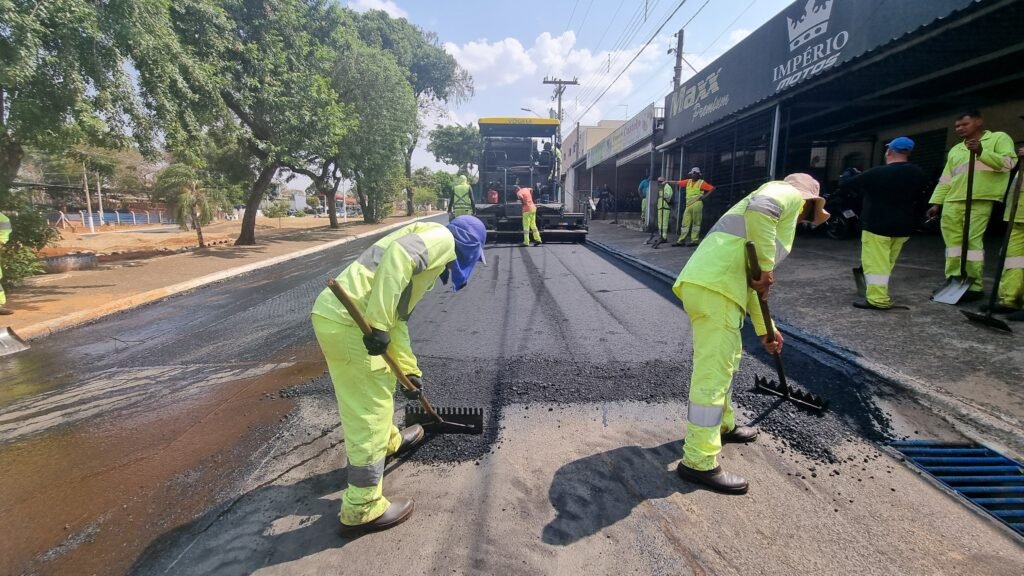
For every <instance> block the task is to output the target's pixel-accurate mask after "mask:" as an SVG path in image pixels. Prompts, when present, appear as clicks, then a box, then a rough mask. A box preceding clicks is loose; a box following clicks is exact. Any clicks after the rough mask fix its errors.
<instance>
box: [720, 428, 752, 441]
mask: <svg viewBox="0 0 1024 576" xmlns="http://www.w3.org/2000/svg"><path fill="white" fill-rule="evenodd" d="M754 440H757V428H753V427H751V426H737V427H735V428H733V429H732V430H730V431H728V432H722V444H749V443H751V442H753V441H754Z"/></svg>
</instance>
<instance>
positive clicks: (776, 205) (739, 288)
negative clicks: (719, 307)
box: [672, 181, 804, 335]
mask: <svg viewBox="0 0 1024 576" xmlns="http://www.w3.org/2000/svg"><path fill="white" fill-rule="evenodd" d="M803 206H804V200H803V197H802V196H801V195H800V191H799V190H797V189H796V188H794V187H792V186H790V185H789V184H787V183H785V182H782V181H775V182H768V183H767V184H765V185H763V186H761V187H760V188H758V189H757V190H755V191H753V192H751V193H750V195H748V196H747V197H746V198H744V199H743V200H740V201H739V202H738V203H736V205H735V206H733V207H732V208H730V209H729V211H728V212H726V213H725V214H724V215H722V217H721V218H719V220H718V222H717V223H716V224H715V225H714V227H712V228H711V230H710V231H709V232H708V234H707V236H706V237H705V238H704V240H703V241H702V242H701V243H700V247H699V248H697V251H696V252H695V253H694V254H693V256H692V257H690V260H689V262H687V263H686V266H684V267H683V270H682V271H681V272H680V273H679V277H678V278H676V282H675V284H674V285H673V286H672V291H673V292H675V294H676V296H679V297H680V298H681V297H682V286H683V284H684V283H690V284H696V285H698V286H703V287H704V288H706V289H708V290H713V291H715V292H718V293H720V294H722V295H723V296H725V297H726V298H728V299H729V300H732V301H733V302H735V303H736V305H737V306H739V307H740V308H741V309H743V311H744V312H747V313H749V314H750V318H751V320H753V322H754V330H755V331H756V332H757V333H758V334H759V335H763V334H765V332H766V330H765V327H764V320H763V318H762V317H761V308H760V305H759V304H758V302H757V297H758V296H757V293H756V292H754V290H753V289H751V288H750V286H749V284H748V278H749V273H748V271H747V249H746V243H747V241H751V242H753V243H754V246H755V247H756V248H757V257H758V264H759V265H760V266H761V270H762V271H764V272H770V271H772V270H775V267H776V266H778V265H779V263H781V262H782V260H783V259H785V258H786V256H788V255H789V251H790V250H791V249H792V247H793V239H794V238H795V237H796V224H797V219H798V218H799V217H800V212H801V211H802V210H803Z"/></svg>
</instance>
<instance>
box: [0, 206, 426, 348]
mask: <svg viewBox="0 0 1024 576" xmlns="http://www.w3.org/2000/svg"><path fill="white" fill-rule="evenodd" d="M433 216H436V214H434V215H433ZM427 217H429V216H427ZM423 218H426V217H423V216H420V217H412V218H408V217H397V218H388V219H387V220H385V221H384V222H383V223H380V224H362V223H358V224H357V223H349V224H347V225H344V226H343V227H342V228H339V229H337V230H331V229H330V228H328V227H327V221H326V220H324V225H323V226H320V227H316V228H307V229H288V228H283V229H280V230H260V231H259V232H258V234H257V237H256V242H257V245H256V246H231V245H227V246H212V247H209V248H206V249H205V250H197V251H193V252H186V253H181V254H176V255H173V256H158V257H154V258H148V259H143V260H124V261H119V262H115V263H110V264H103V265H100V267H98V268H96V269H93V270H80V271H74V272H64V273H60V274H45V275H42V276H36V277H34V278H30V279H28V280H27V281H26V282H25V283H24V284H23V285H22V286H19V287H18V288H15V289H13V290H10V291H9V292H8V306H9V307H10V308H11V309H13V310H14V311H15V313H14V315H12V316H6V317H4V318H3V319H2V322H0V326H3V325H5V324H6V325H7V326H10V327H11V328H13V329H14V331H15V332H16V333H17V334H18V335H19V336H20V337H22V338H24V339H26V340H27V339H32V338H39V337H42V336H46V335H48V334H51V333H53V332H57V331H60V330H65V329H67V328H71V327H73V326H77V325H79V324H84V323H86V322H91V321H93V320H96V319H97V318H101V317H103V316H106V315H108V314H114V313H116V312H121V311H124V310H128V309H130V308H134V307H136V306H141V305H143V304H146V303H149V302H153V301H156V300H160V299H162V298H166V297H168V296H170V295H172V294H176V293H178V292H184V291H186V290H192V289H194V288H197V287H199V286H202V285H204V284H209V283H211V282H217V281H220V280H223V279H225V278H230V277H232V276H236V275H239V274H244V273H246V272H250V271H252V270H255V269H257V268H260V267H263V266H269V265H272V264H274V263H276V262H278V261H281V260H286V259H290V258H294V257H298V256H301V255H303V254H307V253H310V252H317V251H320V250H326V249H328V248H330V247H331V246H335V245H338V244H341V243H344V242H348V241H351V240H354V239H356V238H359V237H362V236H366V235H369V234H373V233H375V232H379V231H383V230H387V229H392V228H397V227H399V226H401V225H403V224H405V223H408V222H410V221H412V220H418V219H423Z"/></svg>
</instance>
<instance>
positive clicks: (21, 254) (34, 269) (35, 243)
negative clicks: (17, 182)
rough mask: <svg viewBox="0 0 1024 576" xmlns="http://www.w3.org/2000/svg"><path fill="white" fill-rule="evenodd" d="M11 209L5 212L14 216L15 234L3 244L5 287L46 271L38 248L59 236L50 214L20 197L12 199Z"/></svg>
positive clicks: (0, 262)
mask: <svg viewBox="0 0 1024 576" xmlns="http://www.w3.org/2000/svg"><path fill="white" fill-rule="evenodd" d="M8 202H9V205H10V208H16V210H17V212H15V211H14V210H12V209H10V208H9V209H7V210H4V214H5V215H7V217H8V218H10V219H11V237H10V238H9V239H8V241H7V243H6V244H4V245H3V246H0V265H2V266H3V270H4V278H3V283H4V286H5V287H13V286H17V285H18V284H20V283H21V281H22V280H24V279H25V278H28V277H29V276H34V275H36V274H41V273H42V272H43V264H42V261H41V260H40V259H39V257H38V256H36V250H39V249H41V248H44V247H46V246H49V245H50V244H52V243H53V241H54V240H55V239H56V237H57V231H56V230H54V229H53V228H52V227H51V226H50V225H49V223H48V222H47V221H46V216H45V215H44V214H43V213H42V212H40V211H38V210H36V209H34V208H32V207H31V206H29V205H28V204H27V202H24V201H23V200H22V199H21V198H20V197H17V196H15V197H12V198H9V199H8Z"/></svg>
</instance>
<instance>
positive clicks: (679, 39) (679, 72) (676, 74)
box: [669, 28, 683, 90]
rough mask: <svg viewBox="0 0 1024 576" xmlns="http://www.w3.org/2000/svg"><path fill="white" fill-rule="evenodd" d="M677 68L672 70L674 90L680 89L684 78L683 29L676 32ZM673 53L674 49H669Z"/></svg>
mask: <svg viewBox="0 0 1024 576" xmlns="http://www.w3.org/2000/svg"><path fill="white" fill-rule="evenodd" d="M675 51H676V67H675V68H673V69H672V89H673V90H674V89H676V88H679V83H680V82H681V79H682V76H683V29H682V28H680V29H679V32H676V47H675ZM669 52H672V49H671V48H670V49H669Z"/></svg>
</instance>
